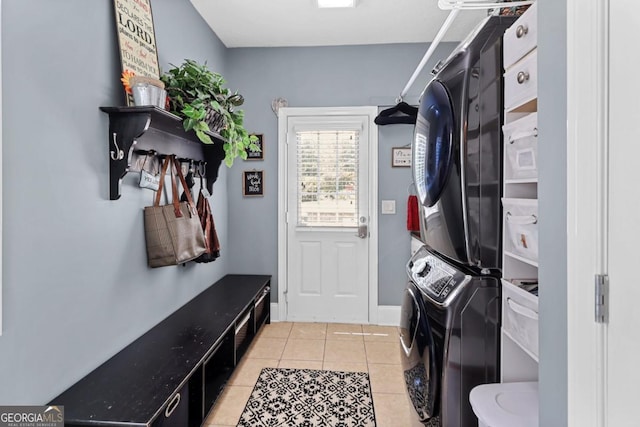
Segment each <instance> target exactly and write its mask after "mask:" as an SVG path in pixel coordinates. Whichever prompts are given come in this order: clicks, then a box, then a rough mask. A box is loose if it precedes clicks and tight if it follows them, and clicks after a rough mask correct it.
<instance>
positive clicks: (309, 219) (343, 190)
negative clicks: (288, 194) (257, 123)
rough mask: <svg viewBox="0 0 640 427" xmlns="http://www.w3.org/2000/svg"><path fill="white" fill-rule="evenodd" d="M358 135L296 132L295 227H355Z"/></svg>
mask: <svg viewBox="0 0 640 427" xmlns="http://www.w3.org/2000/svg"><path fill="white" fill-rule="evenodd" d="M359 134H360V132H359V131H357V130H314V131H297V132H296V157H297V177H298V179H297V186H298V191H297V211H298V212H297V213H298V215H297V217H298V222H297V225H298V227H350V228H353V227H357V226H358V143H359Z"/></svg>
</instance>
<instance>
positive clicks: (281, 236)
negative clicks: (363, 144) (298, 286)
mask: <svg viewBox="0 0 640 427" xmlns="http://www.w3.org/2000/svg"><path fill="white" fill-rule="evenodd" d="M377 115H378V107H373V106H365V107H286V108H281V109H280V110H278V147H280V148H279V149H278V318H279V319H280V320H281V321H285V320H286V319H287V304H281V302H283V301H286V293H287V291H288V289H289V283H288V278H287V221H286V220H287V217H286V216H287V215H286V214H287V202H288V200H287V179H288V171H287V167H286V166H287V151H288V150H286V149H285V147H286V145H287V143H288V141H287V121H288V119H289V118H290V117H304V116H368V121H369V230H370V235H369V239H368V249H369V304H368V307H369V323H370V324H377V323H378V209H377V207H378V127H377V126H376V124H375V123H374V122H373V121H374V119H375V117H376V116H377Z"/></svg>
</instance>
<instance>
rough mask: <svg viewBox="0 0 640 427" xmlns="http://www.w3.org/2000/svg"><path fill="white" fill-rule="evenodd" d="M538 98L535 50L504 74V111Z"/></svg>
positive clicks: (514, 108) (536, 53)
mask: <svg viewBox="0 0 640 427" xmlns="http://www.w3.org/2000/svg"><path fill="white" fill-rule="evenodd" d="M537 97H538V51H537V49H536V50H534V51H533V52H531V53H530V54H528V55H527V56H525V57H524V58H523V59H522V60H521V61H520V62H518V63H516V64H515V65H514V66H513V67H511V69H509V71H507V72H506V73H504V109H505V110H506V111H507V112H508V111H512V110H517V109H518V107H521V106H522V105H524V104H526V103H528V102H529V101H533V100H534V99H536V98H537Z"/></svg>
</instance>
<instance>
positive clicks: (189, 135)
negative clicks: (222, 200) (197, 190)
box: [100, 106, 224, 200]
mask: <svg viewBox="0 0 640 427" xmlns="http://www.w3.org/2000/svg"><path fill="white" fill-rule="evenodd" d="M100 110H102V111H104V112H105V113H107V114H109V198H110V199H111V200H117V199H119V198H120V185H121V183H122V178H124V176H125V175H126V174H127V172H129V169H130V168H131V164H132V161H133V155H134V147H135V152H136V153H138V152H151V151H153V152H154V153H155V154H156V155H158V156H164V155H168V154H175V155H176V156H177V157H179V158H183V159H186V161H190V160H193V161H200V162H206V163H207V168H206V175H205V178H206V179H207V188H208V189H209V192H211V191H213V183H214V182H215V180H216V179H217V178H218V169H219V167H220V163H221V162H222V160H223V159H224V149H223V142H224V140H223V139H222V137H221V136H220V135H219V134H217V133H213V132H209V136H210V137H211V138H212V139H213V141H214V143H213V144H203V143H202V142H201V141H200V140H199V139H198V137H197V136H196V134H195V133H194V132H193V131H190V132H185V130H184V128H183V126H182V119H181V118H180V117H178V116H176V115H175V114H172V113H170V112H168V111H165V110H162V109H160V108H158V107H152V106H138V107H100Z"/></svg>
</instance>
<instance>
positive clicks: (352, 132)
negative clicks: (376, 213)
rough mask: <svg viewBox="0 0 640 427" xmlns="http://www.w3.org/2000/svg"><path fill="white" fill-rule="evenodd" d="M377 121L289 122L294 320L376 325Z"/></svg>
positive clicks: (314, 118) (290, 306) (289, 299)
mask: <svg viewBox="0 0 640 427" xmlns="http://www.w3.org/2000/svg"><path fill="white" fill-rule="evenodd" d="M370 120H371V118H370V117H369V116H367V115H331V114H330V113H329V114H326V115H308V116H304V115H302V116H289V117H288V119H287V123H286V126H287V137H286V139H287V156H286V158H287V160H286V171H287V174H286V175H287V177H286V187H287V189H286V195H287V201H286V209H287V214H286V218H287V222H286V239H287V245H286V246H287V250H286V260H287V269H286V270H287V271H286V274H287V279H286V283H287V290H286V293H285V303H286V304H287V309H286V316H287V320H289V321H321V322H344V323H367V322H368V321H369V283H370V282H369V280H370V277H369V270H370V268H369V267H370V265H369V263H370V260H369V255H370V253H369V252H370V249H369V248H370V245H369V237H370V232H371V228H370V226H371V224H370V223H371V220H370V200H369V192H370V184H369V165H370V161H369V137H370V135H369V133H370V131H369V127H370V123H369V121H370Z"/></svg>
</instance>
